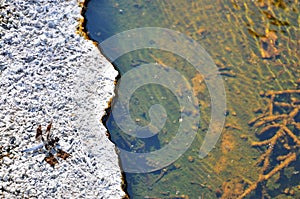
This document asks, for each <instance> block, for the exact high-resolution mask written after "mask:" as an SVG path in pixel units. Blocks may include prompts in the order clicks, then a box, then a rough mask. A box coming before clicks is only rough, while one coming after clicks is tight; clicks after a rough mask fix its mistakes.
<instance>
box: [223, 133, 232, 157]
mask: <svg viewBox="0 0 300 199" xmlns="http://www.w3.org/2000/svg"><path fill="white" fill-rule="evenodd" d="M234 147H235V140H234V138H233V136H232V135H231V134H228V133H224V135H223V136H222V142H221V150H222V153H224V154H226V153H228V152H230V151H232V150H233V149H234Z"/></svg>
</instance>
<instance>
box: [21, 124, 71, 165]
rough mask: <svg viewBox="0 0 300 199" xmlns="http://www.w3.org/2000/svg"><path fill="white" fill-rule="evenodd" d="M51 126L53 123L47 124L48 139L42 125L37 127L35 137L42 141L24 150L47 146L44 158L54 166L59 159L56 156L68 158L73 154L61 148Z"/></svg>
mask: <svg viewBox="0 0 300 199" xmlns="http://www.w3.org/2000/svg"><path fill="white" fill-rule="evenodd" d="M51 127H52V123H49V125H48V126H47V129H46V139H45V138H44V136H43V131H42V126H41V125H39V126H38V128H37V129H36V135H35V139H36V140H37V141H39V142H42V143H40V144H39V145H36V146H34V147H31V148H28V149H25V150H23V151H22V152H29V151H36V150H39V149H42V148H45V149H46V152H47V154H46V157H45V158H44V160H45V161H46V162H47V163H48V164H50V165H51V166H52V167H54V166H55V165H56V164H58V160H57V159H56V156H57V157H59V158H61V159H64V160H66V159H67V158H68V157H70V156H71V155H70V154H69V153H67V152H65V151H63V150H62V149H60V146H59V144H58V142H59V138H58V137H54V138H53V137H52V133H51Z"/></svg>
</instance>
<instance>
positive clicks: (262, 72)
mask: <svg viewBox="0 0 300 199" xmlns="http://www.w3.org/2000/svg"><path fill="white" fill-rule="evenodd" d="M87 7H88V9H87V12H86V20H87V23H86V28H87V31H88V33H89V36H90V38H92V39H93V40H96V41H98V42H99V43H100V42H102V41H105V40H106V39H107V38H109V37H111V36H113V35H115V34H117V33H120V32H122V31H126V30H129V29H133V28H143V27H163V28H168V29H172V30H175V31H179V32H181V33H183V34H185V35H187V36H189V37H190V38H192V39H193V40H195V41H197V42H198V43H199V44H201V46H202V47H203V48H204V49H205V50H206V51H207V52H208V53H209V55H210V56H211V57H212V59H213V60H214V62H215V63H216V66H217V67H218V68H219V73H220V74H221V75H222V78H223V80H224V84H225V89H226V105H227V109H226V111H225V112H224V115H226V123H225V127H224V129H223V131H222V136H221V137H220V139H219V140H218V142H217V144H216V145H215V147H214V149H213V150H212V151H211V152H210V153H209V154H208V156H206V157H205V158H199V149H200V147H201V145H202V144H203V140H204V138H205V135H206V133H207V129H208V127H209V123H210V117H211V110H212V109H211V98H210V96H209V92H208V88H207V86H206V85H205V83H204V79H203V76H202V75H203V74H200V73H199V72H197V70H196V69H195V67H194V66H193V65H192V64H191V63H189V62H188V61H187V60H186V59H184V58H183V57H180V56H178V55H175V54H174V53H171V52H167V51H164V50H159V49H142V50H136V51H133V52H130V53H127V54H124V55H123V56H121V57H120V58H118V59H116V60H114V62H113V64H114V65H115V67H116V68H117V69H118V70H119V72H120V74H121V76H123V75H125V74H126V73H127V72H129V71H130V70H132V69H136V68H138V67H140V66H143V65H145V64H149V63H158V64H160V65H162V66H170V67H172V68H174V69H176V70H177V71H179V73H180V74H181V75H182V76H183V77H184V78H185V79H186V81H187V83H189V84H190V85H192V90H193V91H194V92H195V93H196V97H197V99H198V100H199V106H198V108H199V109H197V110H199V111H200V119H199V126H197V128H196V129H198V130H197V133H196V135H195V137H193V138H191V141H192V143H191V146H190V147H188V150H187V151H186V152H185V153H184V154H183V155H182V156H180V157H179V158H178V159H177V160H176V161H175V162H173V163H172V164H170V165H168V166H166V167H163V168H161V169H159V170H157V171H153V172H150V173H144V174H143V173H142V174H132V173H126V181H127V191H128V193H129V196H130V198H146V197H148V196H149V197H150V198H151V197H152V198H155V197H156V198H176V197H177V198H180V197H181V198H184V197H187V196H188V197H189V198H199V197H200V198H201V197H204V198H218V197H222V198H237V197H238V196H240V195H241V194H242V193H243V192H244V191H245V190H246V189H247V188H248V187H249V185H250V184H252V183H254V182H256V181H257V180H258V174H259V172H260V171H261V168H262V166H261V165H258V164H256V163H257V161H258V159H259V157H260V155H261V154H263V153H264V152H265V151H266V150H267V148H268V146H263V147H260V148H257V147H252V146H251V143H252V142H253V141H257V140H259V139H265V138H261V137H257V136H256V134H255V132H256V131H257V130H258V128H254V127H251V126H249V125H248V122H249V120H251V119H253V118H255V117H257V116H259V115H260V112H261V111H263V110H265V108H266V107H267V105H268V99H267V98H264V97H261V96H260V93H261V92H263V91H264V92H265V91H268V90H286V89H295V88H296V87H297V83H296V81H297V80H298V79H299V74H300V71H299V65H298V64H299V63H300V62H299V61H300V54H299V45H300V44H299V35H300V34H299V3H298V2H296V1H295V2H292V1H288V2H284V1H268V2H266V3H264V2H262V1H253V2H246V3H244V2H239V1H229V0H216V1H214V2H213V3H207V1H200V0H197V1H196V0H194V1H193V0H190V1H178V0H173V1H155V0H148V1H139V0H134V1H123V0H108V1H101V0H92V1H90V2H89V3H88V4H87ZM136 39H137V40H138V38H136ZM164 42H166V41H160V44H161V45H166V46H167V45H168V43H164ZM121 44H122V42H121ZM149 45H155V44H151V41H149ZM183 46H184V45H183ZM119 48H120V49H121V46H120V47H119ZM117 50H118V49H117ZM117 50H116V51H117ZM104 54H105V53H104ZM191 56H192V55H191ZM151 67H152V68H151ZM153 67H155V66H148V68H146V69H145V71H147V70H148V69H149V71H148V73H150V72H151V70H153ZM143 78H144V76H143V75H142V74H137V75H136V79H143ZM173 78H174V77H173V76H170V77H166V78H165V79H166V81H172V80H173ZM183 85H184V84H180V85H178V88H180V87H181V86H183ZM117 88H118V87H117ZM179 90H180V89H179ZM116 92H118V90H117V91H116ZM294 97H295V98H297V99H300V98H299V96H298V95H294ZM117 100H118V98H116V99H115V100H114V101H115V102H116V101H117ZM113 104H114V103H113ZM129 104H130V105H129V107H130V116H131V118H133V121H135V122H136V123H137V124H139V125H141V126H145V125H148V124H150V123H151V121H150V113H149V108H150V107H151V106H152V105H155V104H160V105H162V106H163V107H164V108H165V110H166V115H167V117H166V123H165V125H164V126H163V128H162V129H160V131H159V133H158V134H157V135H155V136H153V137H151V138H136V137H134V136H130V135H128V134H126V133H125V132H124V131H122V129H120V127H119V126H118V125H117V124H116V123H117V122H116V121H115V119H114V118H113V117H112V114H111V115H110V117H107V118H106V126H107V128H108V130H109V132H110V134H111V139H112V141H113V142H115V143H116V145H117V146H118V147H119V148H122V149H124V150H126V151H131V152H134V153H142V152H143V153H145V152H147V153H149V152H155V151H157V150H159V149H160V148H162V147H164V146H168V144H169V143H170V142H171V141H172V140H174V138H175V137H176V132H177V131H178V128H179V127H180V124H181V122H180V121H181V115H180V114H181V113H187V112H185V110H182V107H180V103H179V101H178V98H177V96H176V94H174V93H172V91H171V90H170V89H168V87H162V86H159V85H157V84H147V85H143V86H141V87H140V88H138V89H137V90H136V91H135V92H134V93H133V94H132V96H131V98H130V103H129ZM259 108H260V109H261V110H259ZM297 117H298V116H297ZM297 117H296V121H297V120H298V119H299V120H300V118H299V117H298V118H297ZM156 118H161V117H156ZM190 127H191V128H193V126H190ZM293 130H294V132H295V134H296V135H298V136H299V132H298V131H297V130H296V129H293ZM289 143H291V142H290V141H289ZM278 145H279V144H278ZM291 145H292V143H291ZM276 149H277V150H278V151H276V153H274V155H273V156H274V157H273V156H272V157H271V159H272V164H271V165H270V167H269V170H270V169H272V168H274V167H275V166H276V165H278V164H279V163H280V162H278V161H275V160H276V156H277V155H278V154H280V152H284V150H283V149H282V148H276ZM295 150H296V151H297V152H296V153H297V157H299V146H296V148H295ZM273 160H274V161H273ZM133 162H134V161H133ZM121 164H122V163H121ZM148 164H153V165H156V164H159V162H158V163H157V162H150V163H149V162H148ZM297 165H299V160H298V161H294V162H292V163H291V164H289V166H288V167H287V168H286V169H284V171H283V172H282V174H281V176H279V174H276V175H274V176H273V177H272V178H270V179H269V180H267V181H265V182H264V183H262V185H259V186H258V188H257V189H256V191H252V192H251V194H249V195H248V196H247V197H249V198H258V197H261V195H264V196H265V197H268V196H269V197H271V198H297V197H300V190H299V174H298V171H299V169H300V168H299V166H297ZM122 166H123V167H124V166H125V165H124V163H123V165H122ZM269 170H266V171H265V172H268V171H269ZM284 184H287V185H284Z"/></svg>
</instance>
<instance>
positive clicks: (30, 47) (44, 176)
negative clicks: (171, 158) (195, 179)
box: [0, 0, 125, 199]
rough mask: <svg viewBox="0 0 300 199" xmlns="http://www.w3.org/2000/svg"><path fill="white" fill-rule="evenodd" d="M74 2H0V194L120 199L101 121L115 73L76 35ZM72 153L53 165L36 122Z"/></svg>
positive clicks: (77, 9)
mask: <svg viewBox="0 0 300 199" xmlns="http://www.w3.org/2000/svg"><path fill="white" fill-rule="evenodd" d="M80 10H81V8H80V7H79V5H78V2H77V1H76V0H30V1H23V0H0V24H1V25H0V47H1V53H0V94H1V98H0V158H1V159H0V188H1V189H0V197H4V198H113V199H115V198H121V197H122V196H124V195H125V193H124V192H123V191H122V189H121V172H120V168H119V165H118V157H117V155H116V152H115V148H114V145H113V144H112V143H111V142H110V141H109V140H108V138H107V137H106V135H105V133H106V129H105V128H104V126H103V125H102V124H101V122H100V118H101V117H102V115H103V114H104V113H105V112H104V110H105V108H106V107H107V103H108V101H109V99H110V98H111V97H112V96H113V89H114V80H115V77H116V75H117V72H116V71H115V70H114V69H113V67H112V66H111V64H110V63H109V62H108V61H106V59H105V58H104V57H103V56H102V55H101V54H100V52H99V51H98V49H97V48H96V47H95V46H94V45H93V43H92V42H91V41H87V40H85V39H84V38H83V37H81V36H79V35H78V34H76V33H75V31H76V26H77V25H78V20H79V18H80V17H81V16H80ZM51 121H52V122H53V127H52V131H53V134H54V135H55V136H58V137H60V141H59V144H60V145H61V147H62V149H63V150H65V151H67V152H69V153H71V158H68V159H67V160H62V159H59V163H58V164H57V165H56V166H55V168H54V169H53V168H52V167H51V166H50V165H49V164H47V163H46V162H45V161H44V157H45V155H46V153H45V152H42V151H41V152H33V153H21V152H20V151H21V150H23V149H26V148H28V147H31V146H34V145H36V144H38V143H37V142H36V141H35V132H36V128H37V127H38V125H39V124H41V125H42V127H43V130H45V128H46V125H47V124H48V123H49V122H51Z"/></svg>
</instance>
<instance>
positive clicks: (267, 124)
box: [238, 82, 300, 198]
mask: <svg viewBox="0 0 300 199" xmlns="http://www.w3.org/2000/svg"><path fill="white" fill-rule="evenodd" d="M298 83H299V82H298ZM260 94H261V96H263V97H267V98H268V100H269V103H268V106H267V108H266V110H265V111H263V113H261V114H260V115H259V116H258V117H256V118H254V119H252V120H251V121H249V123H248V124H249V125H251V126H252V125H253V127H255V128H256V129H255V132H256V134H257V136H258V137H259V138H260V141H253V142H252V143H251V145H252V146H253V147H263V148H264V153H263V154H262V155H261V156H260V157H259V159H258V161H257V164H258V165H259V166H260V167H261V169H260V171H259V177H258V179H257V181H256V182H252V183H251V184H250V185H249V186H248V188H247V189H246V190H245V191H244V192H243V193H242V194H241V195H240V196H239V197H238V198H244V197H245V196H247V195H249V194H250V193H251V192H253V191H254V190H255V189H257V187H258V186H262V190H263V191H264V187H263V186H265V181H267V180H269V179H270V178H271V177H273V176H274V175H275V174H277V173H280V174H283V173H282V172H281V171H282V170H284V169H285V168H287V167H289V166H290V165H291V163H292V162H294V161H296V159H299V155H300V152H299V148H300V139H299V134H300V112H299V110H300V98H299V96H300V89H299V88H298V89H295V90H282V91H267V92H266V93H260ZM279 178H280V176H279ZM264 194H265V195H268V194H267V193H264ZM289 194H290V195H293V194H294V192H293V191H291V192H289Z"/></svg>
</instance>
